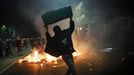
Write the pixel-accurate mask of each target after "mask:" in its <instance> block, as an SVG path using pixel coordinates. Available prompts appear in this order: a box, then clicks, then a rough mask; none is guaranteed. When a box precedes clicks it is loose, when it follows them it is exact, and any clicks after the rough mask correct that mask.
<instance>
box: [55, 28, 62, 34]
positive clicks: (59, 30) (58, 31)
mask: <svg viewBox="0 0 134 75" xmlns="http://www.w3.org/2000/svg"><path fill="white" fill-rule="evenodd" d="M53 31H54V32H55V33H56V34H57V33H60V32H61V29H60V27H59V26H55V27H54V29H53Z"/></svg>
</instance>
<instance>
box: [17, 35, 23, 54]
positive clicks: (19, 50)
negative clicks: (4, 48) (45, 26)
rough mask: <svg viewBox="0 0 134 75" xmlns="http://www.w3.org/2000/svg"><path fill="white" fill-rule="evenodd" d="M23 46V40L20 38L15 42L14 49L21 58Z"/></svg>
mask: <svg viewBox="0 0 134 75" xmlns="http://www.w3.org/2000/svg"><path fill="white" fill-rule="evenodd" d="M23 46H24V42H23V40H22V39H21V38H20V37H18V38H17V40H16V47H17V50H18V55H19V56H22V49H23Z"/></svg>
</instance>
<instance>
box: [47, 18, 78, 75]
mask: <svg viewBox="0 0 134 75" xmlns="http://www.w3.org/2000/svg"><path fill="white" fill-rule="evenodd" d="M74 27H75V26H74V21H73V20H72V17H71V18H70V27H69V28H68V29H66V30H61V29H60V27H59V26H55V27H54V29H53V31H54V33H55V35H54V36H53V37H51V36H50V34H49V33H48V30H47V32H46V38H47V41H48V42H47V46H46V48H45V52H47V53H49V54H51V55H53V56H55V57H58V56H60V55H61V56H62V58H63V60H64V62H65V63H66V65H67V66H68V71H67V72H66V75H70V74H72V75H77V74H76V71H75V67H74V59H73V55H72V53H73V52H74V51H75V50H74V48H73V43H72V38H71V35H72V33H73V31H74Z"/></svg>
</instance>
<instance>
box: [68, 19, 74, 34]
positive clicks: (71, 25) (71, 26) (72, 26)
mask: <svg viewBox="0 0 134 75" xmlns="http://www.w3.org/2000/svg"><path fill="white" fill-rule="evenodd" d="M74 28H75V24H74V21H73V20H72V18H70V27H69V31H70V33H72V32H73V31H74Z"/></svg>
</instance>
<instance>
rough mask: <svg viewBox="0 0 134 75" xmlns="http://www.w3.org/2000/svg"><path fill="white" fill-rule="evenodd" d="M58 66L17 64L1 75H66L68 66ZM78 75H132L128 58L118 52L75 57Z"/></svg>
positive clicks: (61, 63) (61, 62)
mask: <svg viewBox="0 0 134 75" xmlns="http://www.w3.org/2000/svg"><path fill="white" fill-rule="evenodd" d="M58 62H59V63H58V64H52V63H51V64H50V63H49V64H43V65H42V66H40V65H39V64H32V63H21V64H20V63H16V64H14V65H13V66H11V67H10V68H9V69H7V70H6V71H5V72H4V73H3V74H1V75H65V72H66V70H67V67H66V65H65V64H64V62H63V61H62V60H59V61H58ZM75 63H76V64H75V66H76V70H77V73H78V75H130V74H129V69H128V66H127V58H126V56H125V55H123V54H121V53H120V52H118V51H113V52H100V53H99V52H98V53H87V54H84V55H81V56H79V57H75Z"/></svg>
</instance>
